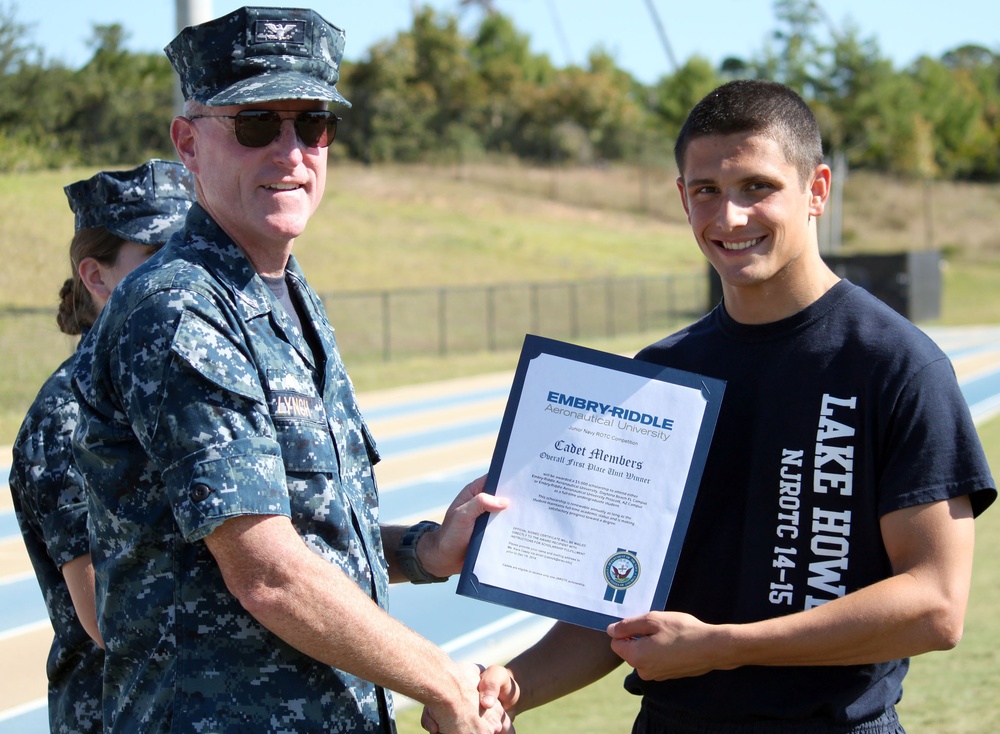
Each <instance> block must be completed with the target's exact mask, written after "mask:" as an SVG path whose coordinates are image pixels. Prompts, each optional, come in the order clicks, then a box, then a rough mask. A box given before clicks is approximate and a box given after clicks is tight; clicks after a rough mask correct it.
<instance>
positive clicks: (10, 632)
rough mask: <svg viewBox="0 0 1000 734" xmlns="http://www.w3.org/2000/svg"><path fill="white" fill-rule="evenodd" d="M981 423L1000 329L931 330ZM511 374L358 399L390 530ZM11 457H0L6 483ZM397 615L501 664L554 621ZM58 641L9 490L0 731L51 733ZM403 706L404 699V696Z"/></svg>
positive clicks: (440, 479) (456, 482)
mask: <svg viewBox="0 0 1000 734" xmlns="http://www.w3.org/2000/svg"><path fill="white" fill-rule="evenodd" d="M927 331H928V333H929V334H930V335H931V336H932V337H933V338H934V339H935V341H937V343H938V344H940V345H941V347H942V348H943V349H944V350H945V351H946V352H947V353H948V355H949V357H950V358H951V359H952V362H953V363H954V365H955V369H956V371H957V372H958V376H959V380H960V383H961V385H962V391H963V393H964V394H965V397H966V400H967V401H968V402H969V405H970V407H971V409H972V413H973V417H974V418H975V419H976V422H977V423H981V422H985V421H986V420H989V419H990V418H992V417H993V416H995V415H997V414H998V413H1000V327H996V326H989V327H961V328H948V329H943V328H934V329H928V330H927ZM510 381H511V375H510V374H496V375H487V376H482V377H475V378H470V379H464V380H456V381H449V382H442V383H436V384H431V385H424V386H419V387H415V388H401V389H395V390H386V391H382V392H378V393H367V394H362V395H360V396H359V401H360V402H361V407H362V410H363V412H364V414H365V416H366V418H367V419H368V422H369V423H370V424H371V427H372V432H373V433H374V435H375V437H376V440H377V441H378V444H379V450H380V451H381V453H382V455H383V456H384V457H387V458H386V459H384V460H383V462H382V463H381V464H380V465H379V467H378V470H377V473H378V478H379V485H380V489H381V495H382V519H383V521H384V522H389V523H398V524H409V523H412V522H415V521H417V520H419V519H426V518H434V517H439V516H440V515H441V514H442V513H443V511H444V508H445V507H447V505H448V503H449V502H450V501H451V499H452V498H453V497H454V496H455V494H456V493H457V492H458V490H459V489H461V487H462V486H464V485H465V483H467V482H468V481H470V480H471V479H473V478H475V477H477V476H479V475H481V474H483V473H484V472H485V471H486V469H487V467H488V465H489V461H490V457H491V455H492V450H493V443H494V440H495V437H496V432H497V429H498V428H499V425H500V418H501V415H502V413H503V408H504V405H505V402H506V398H507V393H508V390H509V388H510ZM9 463H10V450H9V448H6V449H3V450H2V451H0V481H2V483H4V484H6V481H7V473H8V470H9ZM390 604H391V611H392V613H393V615H394V616H396V617H397V618H399V619H401V620H402V621H403V622H405V623H406V624H408V625H409V626H410V627H412V628H413V629H415V630H417V631H418V632H420V633H421V634H423V635H424V636H426V637H428V638H429V639H431V640H432V641H434V642H435V643H437V644H439V645H441V646H443V647H444V648H445V649H446V650H448V651H449V652H450V653H451V654H452V656H453V657H456V658H460V659H470V660H479V661H489V660H503V659H506V658H507V657H508V656H510V655H511V654H512V653H513V652H516V651H517V650H519V649H522V648H523V647H524V646H526V645H527V644H530V643H531V642H532V641H533V640H534V639H537V637H538V636H539V635H540V634H542V633H543V632H544V631H545V630H546V629H547V628H548V626H549V625H550V624H551V620H548V619H545V618H542V617H535V616H532V615H528V614H525V613H523V612H515V611H512V610H509V609H506V608H503V607H499V606H495V605H492V604H487V603H482V602H476V601H473V600H471V599H467V598H465V597H461V596H458V595H456V594H455V582H454V581H452V582H449V583H445V584H438V585H434V586H430V587H428V586H421V587H415V586H412V585H409V584H400V585H395V586H393V587H392V590H391V593H390ZM51 639H52V629H51V627H50V626H49V622H48V618H47V616H46V613H45V607H44V605H43V603H42V597H41V593H40V592H39V590H38V586H37V584H36V582H35V577H34V574H33V573H32V571H31V565H30V563H29V561H28V557H27V554H26V553H25V552H24V547H23V544H22V541H21V537H20V534H19V532H18V529H17V523H16V522H15V519H14V514H13V511H12V509H11V500H10V493H9V491H2V492H0V681H3V685H2V686H0V734H45V732H47V731H48V719H47V713H46V706H45V690H46V689H45V672H44V671H45V657H46V654H47V651H48V646H49V643H50V642H51ZM397 699H398V697H397Z"/></svg>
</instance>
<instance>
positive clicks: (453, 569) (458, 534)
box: [417, 476, 510, 576]
mask: <svg viewBox="0 0 1000 734" xmlns="http://www.w3.org/2000/svg"><path fill="white" fill-rule="evenodd" d="M485 485H486V477H485V476H482V477H479V479H476V480H473V481H472V482H470V483H469V484H467V485H466V486H465V488H464V489H463V490H462V491H461V492H459V493H458V496H457V497H455V499H454V501H453V502H452V503H451V505H450V506H449V507H448V510H447V512H445V515H444V522H443V523H442V524H441V527H440V528H438V529H437V530H435V531H434V532H431V533H427V534H426V535H425V536H424V537H422V538H421V539H420V542H419V544H418V546H417V555H418V556H419V557H420V563H421V565H423V567H424V568H425V569H427V572H428V573H431V574H433V575H435V576H451V575H452V574H456V573H458V572H460V571H461V570H462V563H463V562H464V561H465V552H466V550H468V548H469V539H470V538H471V537H472V530H473V528H474V527H475V524H476V518H478V517H479V516H480V515H482V514H483V513H484V512H500V511H501V510H503V509H504V508H506V507H507V505H508V504H510V501H509V500H508V499H507V498H505V497H504V498H499V497H495V496H493V495H491V494H487V493H485V492H483V487H484V486H485Z"/></svg>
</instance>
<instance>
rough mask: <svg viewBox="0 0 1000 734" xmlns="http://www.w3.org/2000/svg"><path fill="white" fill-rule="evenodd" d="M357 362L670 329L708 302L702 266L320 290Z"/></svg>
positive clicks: (342, 343)
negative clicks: (543, 279) (682, 270)
mask: <svg viewBox="0 0 1000 734" xmlns="http://www.w3.org/2000/svg"><path fill="white" fill-rule="evenodd" d="M320 295H321V297H322V298H323V302H324V303H325V304H326V307H327V311H328V312H329V314H330V320H331V321H332V322H333V324H334V327H335V328H336V330H337V342H338V344H339V345H340V349H341V351H342V352H343V353H344V354H345V355H350V358H351V360H352V361H353V362H357V361H363V360H373V359H374V360H382V361H385V362H389V361H392V360H396V359H402V358H406V357H413V356H425V355H438V356H447V355H449V354H457V353H467V352H477V351H499V350H506V349H518V348H520V346H521V342H522V341H523V339H524V335H525V334H526V333H532V334H539V335H542V336H547V337H550V338H553V339H562V340H565V341H575V340H578V339H584V338H595V337H615V336H620V335H624V334H632V333H642V332H648V331H655V330H658V329H662V330H664V334H666V329H670V328H672V326H674V325H676V324H677V322H678V321H681V320H687V321H689V320H693V319H694V318H697V317H699V316H701V315H702V314H704V313H705V311H706V308H707V306H708V299H709V293H708V278H707V277H706V276H705V274H704V273H689V274H671V275H660V276H645V277H632V278H602V279H594V280H580V281H570V282H550V283H511V284H505V285H491V286H478V287H474V286H470V287H465V288H415V289H407V290H398V291H360V292H355V293H323V294H320Z"/></svg>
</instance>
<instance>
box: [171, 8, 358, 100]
mask: <svg viewBox="0 0 1000 734" xmlns="http://www.w3.org/2000/svg"><path fill="white" fill-rule="evenodd" d="M163 50H164V52H165V53H166V54H167V58H169V59H170V63H171V64H172V65H173V67H174V69H175V70H176V71H177V74H178V75H179V76H180V81H181V91H182V92H183V94H184V99H185V100H188V99H193V100H195V101H196V102H201V103H202V104H204V105H209V106H212V107H224V106H227V105H245V104H256V103H259V102H274V101H277V100H283V99H315V100H322V101H325V102H337V103H338V104H343V105H347V106H348V107H350V105H351V103H350V102H348V101H347V100H346V99H344V97H343V96H342V95H341V94H340V92H339V91H337V87H336V84H337V81H338V80H339V79H340V60H341V58H342V57H343V55H344V31H342V30H341V29H340V28H337V27H336V26H335V25H331V24H330V23H329V22H327V21H326V20H324V19H323V17H322V16H321V15H320V14H319V13H317V12H316V11H315V10H311V9H301V8H253V7H244V8H240V9H239V10H234V11H233V12H232V13H229V14H228V15H223V16H222V17H221V18H216V19H215V20H210V21H208V22H207V23H201V24H200V25H194V26H188V27H187V28H185V29H184V30H182V31H181V32H180V33H179V34H177V37H176V38H175V39H174V40H173V41H171V42H170V44H169V45H168V46H167V47H166V48H165V49H163Z"/></svg>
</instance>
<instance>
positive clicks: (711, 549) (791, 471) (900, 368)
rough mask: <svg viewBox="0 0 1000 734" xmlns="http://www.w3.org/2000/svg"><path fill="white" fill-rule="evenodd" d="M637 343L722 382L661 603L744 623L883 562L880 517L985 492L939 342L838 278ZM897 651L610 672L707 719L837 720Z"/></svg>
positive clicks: (859, 703) (867, 579)
mask: <svg viewBox="0 0 1000 734" xmlns="http://www.w3.org/2000/svg"><path fill="white" fill-rule="evenodd" d="M636 359H640V360H644V361H648V362H653V363H656V364H662V365H665V366H669V367H673V368H677V369H683V370H689V371H692V372H696V373H699V374H704V375H707V376H710V377H715V378H720V379H723V380H725V381H726V383H727V386H726V394H725V397H724V399H723V402H722V409H721V412H720V416H719V420H718V424H717V427H716V431H715V435H714V437H713V441H712V447H711V450H710V453H709V456H708V461H707V466H706V468H705V473H704V476H703V478H702V482H701V486H700V488H699V492H698V496H697V500H696V503H695V508H694V512H693V515H692V518H691V522H690V526H689V528H688V532H687V536H686V540H685V545H684V550H683V553H682V556H681V559H680V564H679V567H678V569H677V573H676V576H675V578H674V581H673V585H672V588H671V593H670V596H669V599H668V601H667V608H668V609H671V610H677V611H684V612H688V613H690V614H693V615H694V616H696V617H697V618H699V619H701V620H702V621H704V622H708V623H745V622H753V621H758V620H761V619H768V618H772V617H776V616H779V615H785V614H790V613H793V612H798V611H802V610H804V609H808V608H811V607H813V606H816V605H819V604H822V603H824V602H827V601H829V600H831V599H835V598H838V597H840V596H843V595H844V594H847V593H850V592H851V591H854V590H856V589H859V588H862V587H864V586H868V585H870V584H872V583H874V582H876V581H879V580H882V579H884V578H886V577H888V576H890V575H891V573H892V571H891V568H890V564H889V560H888V557H887V554H886V550H885V548H884V546H883V544H882V537H881V532H880V528H879V518H880V517H881V516H882V515H884V514H886V513H889V512H892V511H894V510H899V509H902V508H905V507H910V506H914V505H918V504H922V503H927V502H933V501H936V500H941V499H945V498H949V497H955V496H961V495H970V496H971V500H972V504H973V508H974V510H975V512H976V513H977V514H978V513H979V512H982V510H984V509H985V508H986V507H987V506H988V505H989V504H990V503H991V502H992V501H993V500H994V499H995V497H996V490H995V489H994V487H995V484H994V481H993V478H992V477H991V475H990V470H989V466H988V465H987V463H986V458H985V456H984V454H983V450H982V446H981V445H980V443H979V439H978V436H977V434H976V431H975V428H974V426H973V423H972V419H971V416H970V414H969V410H968V407H967V405H966V402H965V400H964V399H963V397H962V394H961V392H960V390H959V387H958V384H957V380H956V378H955V374H954V370H953V368H952V365H951V363H950V361H949V360H948V358H947V357H946V356H945V354H944V353H943V352H942V351H941V350H940V349H939V348H938V347H937V346H936V345H935V344H934V343H933V342H932V341H931V340H930V339H929V338H928V337H927V336H926V335H924V334H923V333H922V332H921V331H919V330H918V329H917V328H916V327H915V326H913V325H912V324H910V323H909V322H908V321H906V320H905V319H904V318H903V317H901V316H899V315H898V314H896V313H895V312H894V311H892V310H891V309H889V308H888V307H887V306H885V305H884V304H882V303H881V302H880V301H878V300H876V299H875V298H874V297H873V296H871V295H869V294H868V293H867V292H866V291H864V290H863V289H861V288H858V287H857V286H854V285H852V284H850V283H848V282H847V281H841V282H840V283H838V284H837V285H836V286H834V288H832V289H831V290H830V291H829V292H827V293H826V294H825V295H824V296H823V297H822V298H821V299H820V300H818V301H817V302H816V303H814V304H813V305H811V306H810V307H808V308H806V309H805V310H803V311H801V312H800V313H798V314H796V315H794V316H792V317H790V318H788V319H785V320H783V321H780V322H777V323H773V324H766V325H759V326H747V325H744V324H739V323H737V322H735V321H733V320H732V319H731V318H730V317H729V316H728V315H727V314H726V312H725V309H724V308H723V307H722V306H719V307H718V308H716V309H715V310H714V311H712V312H711V313H710V314H708V315H707V316H706V317H704V318H703V319H701V320H700V321H698V322H697V323H695V324H693V325H692V326H690V327H688V328H686V329H684V330H682V331H680V332H678V333H677V334H674V335H672V336H670V337H667V338H666V339H664V340H662V341H660V342H658V343H656V344H653V345H651V346H649V347H647V348H645V349H643V350H642V351H641V352H640V353H639V354H638V355H637V356H636ZM907 665H908V661H907V660H894V661H891V662H888V663H881V664H874V665H860V666H830V667H815V666H814V667H760V666H746V667H743V668H739V669H736V670H732V671H714V672H712V673H710V674H708V675H703V676H699V677H694V678H686V679H680V680H675V681H664V682H648V681H643V680H641V679H640V678H639V677H638V676H637V675H636V674H635V673H633V674H632V675H631V676H629V678H628V679H627V681H626V688H628V690H630V691H632V692H633V693H639V694H644V695H645V696H646V697H647V702H648V703H649V705H651V706H652V707H653V708H655V709H658V710H662V711H665V712H669V711H682V712H688V713H690V714H693V715H695V716H703V717H705V718H706V719H718V718H720V717H722V718H725V719H729V718H731V719H732V720H742V721H747V720H755V719H765V720H766V719H788V718H791V719H809V718H818V719H822V720H827V721H831V722H840V723H853V722H859V721H864V720H866V719H868V718H870V717H872V716H873V715H878V714H879V713H880V712H882V711H883V710H885V709H886V708H888V707H889V706H892V705H893V704H895V703H896V702H897V701H898V700H899V698H900V697H901V695H902V686H901V683H902V680H903V676H904V675H905V673H906V669H907Z"/></svg>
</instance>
